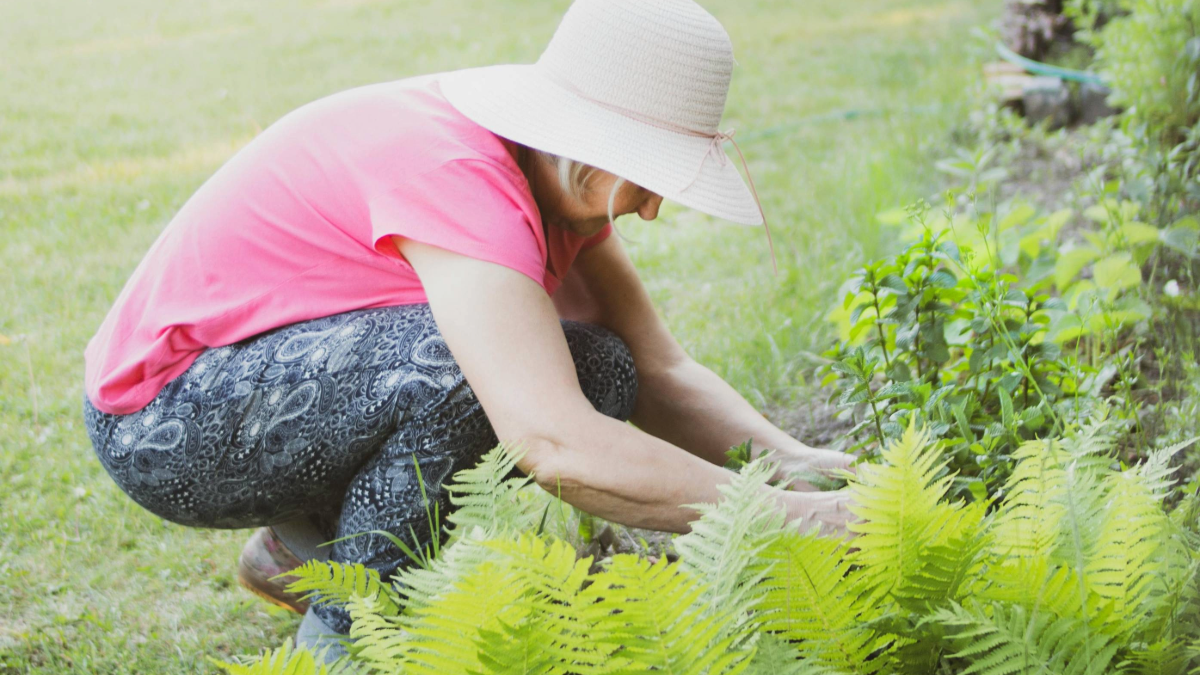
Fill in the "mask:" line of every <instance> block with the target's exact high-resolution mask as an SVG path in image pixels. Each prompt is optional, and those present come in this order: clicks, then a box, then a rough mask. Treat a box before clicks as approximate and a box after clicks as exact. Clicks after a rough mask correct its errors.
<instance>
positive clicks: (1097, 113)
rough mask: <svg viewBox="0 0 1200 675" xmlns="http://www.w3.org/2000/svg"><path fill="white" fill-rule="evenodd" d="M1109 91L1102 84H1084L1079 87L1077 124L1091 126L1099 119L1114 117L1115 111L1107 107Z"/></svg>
mask: <svg viewBox="0 0 1200 675" xmlns="http://www.w3.org/2000/svg"><path fill="white" fill-rule="evenodd" d="M1110 92H1111V90H1110V89H1109V88H1108V87H1106V86H1104V85H1102V84H1092V83H1090V82H1089V83H1085V84H1082V85H1080V86H1079V122H1080V123H1081V124H1092V123H1094V122H1095V121H1096V120H1098V119H1100V118H1101V117H1108V116H1110V115H1116V114H1117V109H1116V108H1113V107H1112V106H1110V105H1108V94H1109V93H1110Z"/></svg>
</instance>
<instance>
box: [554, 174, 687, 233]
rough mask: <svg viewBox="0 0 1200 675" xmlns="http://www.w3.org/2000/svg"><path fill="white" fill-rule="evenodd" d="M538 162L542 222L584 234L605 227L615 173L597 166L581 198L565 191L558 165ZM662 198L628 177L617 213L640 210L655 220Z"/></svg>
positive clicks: (620, 190) (616, 205)
mask: <svg viewBox="0 0 1200 675" xmlns="http://www.w3.org/2000/svg"><path fill="white" fill-rule="evenodd" d="M537 165H538V167H537V169H536V171H537V183H538V185H537V186H536V188H535V189H534V195H535V198H537V202H538V209H540V210H541V212H542V222H544V223H546V224H547V225H553V226H555V227H558V228H562V229H564V230H567V231H569V232H574V233H575V234H578V235H581V236H584V237H588V236H591V235H593V234H596V233H597V232H599V231H600V230H602V229H604V226H605V225H607V224H608V196H609V194H610V193H611V192H612V189H613V185H614V184H615V183H616V182H617V177H616V176H615V175H613V174H611V173H609V172H607V171H601V170H600V169H596V170H595V171H594V172H593V173H592V174H591V175H590V176H588V189H587V190H585V191H584V194H583V195H582V196H581V197H580V198H578V199H577V198H575V197H572V196H571V195H569V194H567V193H566V192H564V191H563V189H562V187H561V186H560V185H559V182H558V171H557V169H556V168H555V167H554V166H552V165H551V164H550V163H549V162H537ZM539 196H540V198H538V197H539ZM662 200H663V198H662V197H660V196H658V195H656V194H654V193H653V192H650V191H649V190H647V189H645V188H643V187H640V186H638V185H634V184H633V183H630V182H628V181H625V182H623V183H622V184H621V187H620V188H618V190H617V197H616V199H615V200H614V201H613V210H612V213H613V217H614V218H617V217H620V216H623V215H625V214H627V213H637V214H638V216H640V217H641V218H642V220H654V219H655V218H657V217H658V207H659V205H660V204H662Z"/></svg>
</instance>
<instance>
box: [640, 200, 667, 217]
mask: <svg viewBox="0 0 1200 675" xmlns="http://www.w3.org/2000/svg"><path fill="white" fill-rule="evenodd" d="M662 201H663V198H662V197H660V196H658V195H651V196H650V198H649V199H647V200H646V201H645V202H643V203H642V205H641V206H640V207H639V208H638V211H637V213H638V217H640V218H641V219H642V220H654V219H655V218H657V217H658V207H659V206H661V205H662Z"/></svg>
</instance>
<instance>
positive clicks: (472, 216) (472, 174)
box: [368, 159, 547, 288]
mask: <svg viewBox="0 0 1200 675" xmlns="http://www.w3.org/2000/svg"><path fill="white" fill-rule="evenodd" d="M368 207H369V209H370V214H371V237H372V239H373V241H372V242H371V244H372V246H373V248H374V249H375V250H376V251H377V252H379V253H381V254H383V255H386V256H389V257H392V258H396V259H398V260H399V261H400V262H401V263H402V264H404V265H406V266H407V265H408V263H407V262H406V261H404V259H403V258H402V257H401V256H400V254H399V252H398V251H397V250H396V248H395V246H394V245H393V243H392V241H391V238H392V237H403V238H406V239H413V240H415V241H419V242H421V243H424V244H429V245H431V246H437V247H438V248H443V249H446V250H448V251H453V252H455V253H459V254H462V255H465V256H468V257H471V258H475V259H478V260H484V261H487V262H492V263H496V264H498V265H503V266H505V267H508V268H511V269H514V270H516V271H518V272H520V273H522V274H524V275H526V276H528V277H529V278H531V279H533V280H534V281H535V282H537V284H538V285H539V286H542V287H543V288H545V278H544V276H545V270H546V255H547V253H546V242H545V241H544V238H543V236H542V232H541V225H540V222H541V220H540V216H539V215H538V213H537V211H536V208H537V207H536V206H535V205H533V203H532V196H531V195H529V192H528V189H527V188H526V187H525V186H524V184H523V182H522V183H521V184H518V181H517V177H516V176H513V175H512V173H511V171H510V170H509V169H507V168H505V167H502V166H499V165H496V164H493V163H491V162H488V161H485V160H475V159H458V160H453V161H450V162H446V163H444V164H441V165H439V166H438V167H436V168H434V169H431V170H429V171H425V172H423V173H419V174H416V175H413V176H411V177H408V178H406V179H405V180H404V182H403V184H402V185H399V186H397V187H394V188H392V189H390V190H388V191H386V192H383V193H381V194H379V195H377V196H375V197H374V198H371V199H370V200H369V202H368ZM534 223H539V224H538V225H536V226H535V225H534Z"/></svg>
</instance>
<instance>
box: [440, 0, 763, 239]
mask: <svg viewBox="0 0 1200 675" xmlns="http://www.w3.org/2000/svg"><path fill="white" fill-rule="evenodd" d="M732 73H733V46H732V44H731V43H730V41H729V34H728V33H726V32H725V29H724V28H723V27H722V26H721V24H720V22H718V21H717V20H716V18H714V17H713V16H712V15H711V14H709V13H708V12H706V11H705V10H704V9H703V8H702V7H700V5H698V4H696V3H695V2H693V1H692V0H576V1H575V3H574V4H572V5H571V7H570V9H568V10H567V13H566V15H565V16H563V19H562V23H561V24H559V26H558V30H557V31H556V32H555V33H554V37H553V38H552V39H551V40H550V44H549V46H547V47H546V51H545V52H543V53H542V56H541V58H540V59H538V61H537V63H534V64H531V65H500V66H488V67H484V68H470V69H467V70H459V71H455V72H452V73H446V74H444V75H442V79H441V85H442V92H443V93H444V94H445V96H446V98H447V99H448V100H449V101H450V103H451V104H452V105H454V107H455V108H457V109H458V110H459V111H460V112H462V113H463V114H464V115H466V116H467V117H468V118H470V119H471V120H472V121H474V122H475V123H477V124H479V125H480V126H482V127H484V128H485V129H488V130H489V131H491V132H492V133H494V134H496V135H498V136H502V137H504V138H507V139H510V140H513V141H516V142H518V143H521V144H524V145H527V146H529V147H531V148H536V149H538V150H544V151H546V152H550V153H554V154H556V155H560V156H562V157H567V158H570V159H573V160H576V161H578V162H583V163H584V164H590V165H591V166H594V167H597V168H599V169H603V170H605V171H608V172H609V173H612V174H615V175H617V176H620V177H622V178H624V179H626V180H629V181H632V182H634V183H636V184H638V185H640V186H642V187H644V188H646V189H647V190H650V191H652V192H655V193H657V194H659V195H661V196H662V197H663V198H665V199H669V200H672V201H675V202H678V203H680V204H683V205H684V206H688V207H691V208H693V209H696V210H698V211H703V212H704V213H708V214H711V215H714V216H717V217H719V218H725V219H727V220H731V221H733V222H735V223H742V224H746V225H759V224H761V223H762V222H763V216H762V210H761V209H760V208H759V206H758V202H757V199H756V198H755V196H754V195H753V194H752V193H751V190H750V189H747V187H746V184H745V182H743V180H742V177H741V175H740V174H739V173H738V171H737V168H736V167H735V166H734V163H733V162H731V161H729V158H728V156H727V155H726V154H725V149H724V147H723V146H724V142H725V141H726V140H729V139H730V135H728V134H724V133H721V132H720V131H719V130H718V128H717V125H718V123H720V121H721V114H722V113H723V112H724V110H725V97H726V95H727V94H728V92H729V80H730V77H731V75H732Z"/></svg>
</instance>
